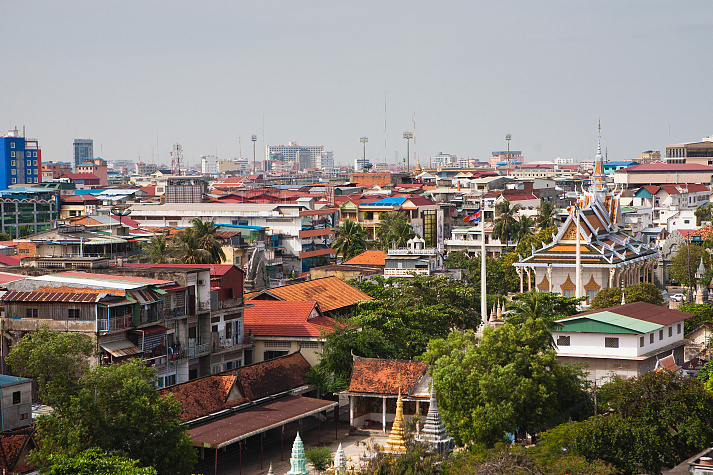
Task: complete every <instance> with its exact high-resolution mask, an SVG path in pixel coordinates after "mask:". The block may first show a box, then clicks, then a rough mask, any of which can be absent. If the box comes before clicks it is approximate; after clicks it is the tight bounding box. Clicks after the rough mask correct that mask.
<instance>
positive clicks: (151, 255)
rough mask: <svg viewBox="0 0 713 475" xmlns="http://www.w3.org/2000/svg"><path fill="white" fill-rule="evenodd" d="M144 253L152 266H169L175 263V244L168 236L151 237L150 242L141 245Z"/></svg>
mask: <svg viewBox="0 0 713 475" xmlns="http://www.w3.org/2000/svg"><path fill="white" fill-rule="evenodd" d="M141 251H142V253H143V254H144V255H145V256H147V257H148V259H149V262H151V263H152V264H168V263H170V262H172V261H173V258H172V256H173V254H174V252H175V249H174V246H173V242H172V241H171V240H170V239H169V238H168V236H166V234H158V235H154V236H151V238H149V240H148V242H146V243H143V244H142V245H141Z"/></svg>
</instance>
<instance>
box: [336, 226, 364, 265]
mask: <svg viewBox="0 0 713 475" xmlns="http://www.w3.org/2000/svg"><path fill="white" fill-rule="evenodd" d="M366 239H367V233H366V230H365V229H364V228H362V227H361V225H360V224H359V223H357V222H355V221H352V220H350V219H347V220H346V221H344V222H343V223H342V224H341V225H340V226H339V229H337V233H336V237H335V239H334V242H333V243H332V247H333V248H334V249H335V250H336V252H337V254H338V255H340V256H342V261H346V260H347V259H351V258H352V257H354V256H356V255H357V254H359V253H360V252H363V251H365V250H366V249H367V244H366Z"/></svg>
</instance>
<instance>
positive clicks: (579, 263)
mask: <svg viewBox="0 0 713 475" xmlns="http://www.w3.org/2000/svg"><path fill="white" fill-rule="evenodd" d="M579 214H580V213H579V203H577V205H575V207H574V215H575V216H576V218H577V251H576V256H577V259H576V262H575V266H576V267H577V269H576V273H575V279H576V280H577V284H576V286H577V290H576V294H575V297H577V298H579V297H581V296H582V250H581V249H580V244H581V240H582V238H581V236H580V232H579Z"/></svg>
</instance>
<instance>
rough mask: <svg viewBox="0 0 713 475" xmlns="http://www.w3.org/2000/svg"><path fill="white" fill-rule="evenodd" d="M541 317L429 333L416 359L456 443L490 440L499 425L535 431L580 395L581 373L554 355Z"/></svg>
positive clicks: (499, 432) (499, 434)
mask: <svg viewBox="0 0 713 475" xmlns="http://www.w3.org/2000/svg"><path fill="white" fill-rule="evenodd" d="M551 339H552V336H551V334H550V332H549V331H548V330H547V322H546V321H545V320H544V319H533V318H528V319H527V320H526V321H524V322H523V323H521V324H513V323H508V321H507V320H506V323H505V324H504V325H503V326H501V327H499V328H497V329H493V328H486V329H485V330H484V331H483V337H482V339H481V340H480V341H478V339H477V338H476V336H475V334H474V333H473V332H471V331H467V332H459V331H454V332H451V333H450V334H449V335H448V337H447V338H445V339H439V340H433V341H431V342H430V344H429V349H428V351H427V352H426V353H425V354H424V356H423V359H424V361H426V362H427V363H429V364H430V365H431V375H432V377H433V381H434V384H435V385H436V389H437V391H438V394H439V400H438V405H439V408H440V409H441V415H442V416H443V421H444V423H445V425H446V428H447V429H448V430H449V431H450V433H451V434H452V435H453V436H454V437H455V439H456V443H458V444H460V445H463V444H466V443H469V442H475V443H481V444H485V445H487V446H492V445H493V444H495V443H496V442H499V441H502V440H503V439H504V437H505V434H506V433H515V432H516V431H521V432H527V433H530V434H536V433H537V432H538V431H540V430H544V429H546V428H547V425H548V424H549V423H550V421H551V420H553V419H554V418H555V417H557V416H558V415H560V414H561V413H563V412H564V411H566V410H567V409H569V408H571V407H572V406H573V405H574V404H575V403H577V402H578V401H580V400H581V399H582V397H583V395H584V393H583V387H584V383H583V375H582V372H581V371H580V370H578V369H575V368H573V367H570V366H563V365H560V364H558V363H557V360H556V355H555V351H554V350H552V349H551V346H550V342H551Z"/></svg>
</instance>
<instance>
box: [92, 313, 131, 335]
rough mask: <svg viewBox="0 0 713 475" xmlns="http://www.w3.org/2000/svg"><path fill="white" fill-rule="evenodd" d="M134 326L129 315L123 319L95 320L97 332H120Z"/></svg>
mask: <svg viewBox="0 0 713 475" xmlns="http://www.w3.org/2000/svg"><path fill="white" fill-rule="evenodd" d="M133 325H134V320H133V317H132V316H131V315H125V316H123V317H112V318H109V319H106V318H104V319H101V318H100V319H98V320H97V330H98V331H100V332H105V331H113V330H122V329H124V328H129V327H132V326H133Z"/></svg>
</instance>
